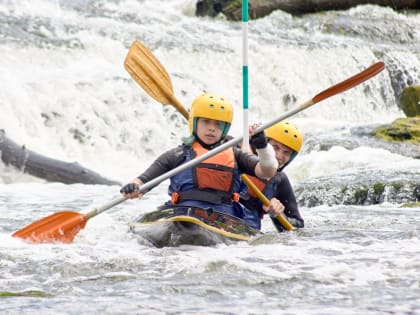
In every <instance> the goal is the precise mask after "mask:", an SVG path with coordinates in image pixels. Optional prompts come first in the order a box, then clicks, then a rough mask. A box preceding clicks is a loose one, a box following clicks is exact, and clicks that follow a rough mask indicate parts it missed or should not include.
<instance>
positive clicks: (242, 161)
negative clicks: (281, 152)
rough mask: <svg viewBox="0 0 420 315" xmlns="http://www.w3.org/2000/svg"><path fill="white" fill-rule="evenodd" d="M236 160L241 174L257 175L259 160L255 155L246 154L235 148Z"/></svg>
mask: <svg viewBox="0 0 420 315" xmlns="http://www.w3.org/2000/svg"><path fill="white" fill-rule="evenodd" d="M233 151H234V153H235V160H236V163H237V165H238V169H239V172H240V173H246V174H249V175H252V176H256V175H255V167H256V166H257V164H258V162H259V159H258V157H257V156H256V155H254V154H249V153H246V152H244V151H242V150H240V149H239V148H236V147H234V148H233Z"/></svg>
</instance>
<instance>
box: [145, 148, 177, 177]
mask: <svg viewBox="0 0 420 315" xmlns="http://www.w3.org/2000/svg"><path fill="white" fill-rule="evenodd" d="M184 159H185V150H184V148H183V147H182V146H179V147H176V148H174V149H171V150H169V151H166V152H165V153H163V154H162V155H160V156H159V157H158V158H157V159H156V160H155V161H154V162H153V163H152V164H151V165H150V166H149V167H148V168H147V169H146V170H145V171H144V172H143V173H142V174H141V175H139V176H138V178H139V179H140V180H141V181H142V182H143V183H147V182H148V181H151V180H152V179H155V178H156V177H158V176H160V175H162V174H164V173H166V172H169V171H170V170H172V169H174V168H175V167H177V166H178V165H180V164H181V163H182V162H183V160H184Z"/></svg>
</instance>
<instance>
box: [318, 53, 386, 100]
mask: <svg viewBox="0 0 420 315" xmlns="http://www.w3.org/2000/svg"><path fill="white" fill-rule="evenodd" d="M384 68H385V64H384V63H383V62H382V61H379V62H377V63H375V64H373V65H371V66H370V67H369V68H367V69H365V70H363V71H362V72H359V73H358V74H356V75H354V76H352V77H350V78H348V79H347V80H344V81H342V82H340V83H337V84H336V85H334V86H332V87H330V88H328V89H326V90H324V91H322V92H321V93H318V94H317V95H315V96H314V97H313V98H312V104H315V103H318V102H320V101H322V100H324V99H326V98H328V97H330V96H333V95H336V94H338V93H342V92H344V91H346V90H348V89H350V88H352V87H354V86H356V85H358V84H360V83H362V82H364V81H366V80H368V79H370V78H371V77H373V76H375V75H377V74H378V73H379V72H381V71H382V70H384Z"/></svg>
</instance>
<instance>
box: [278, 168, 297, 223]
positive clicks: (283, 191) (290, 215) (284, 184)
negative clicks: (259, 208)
mask: <svg viewBox="0 0 420 315" xmlns="http://www.w3.org/2000/svg"><path fill="white" fill-rule="evenodd" d="M280 178H281V180H280V182H279V183H278V184H277V187H276V191H275V195H274V196H275V197H276V198H277V199H278V200H280V202H281V203H282V204H283V205H284V208H285V209H284V214H285V215H286V217H287V219H288V221H289V222H290V224H292V225H293V226H294V227H297V228H303V227H304V221H303V218H302V216H301V215H300V213H299V209H298V205H297V202H296V197H295V193H294V191H293V188H292V185H291V184H290V181H289V178H288V177H287V175H286V174H285V173H284V172H281V173H280Z"/></svg>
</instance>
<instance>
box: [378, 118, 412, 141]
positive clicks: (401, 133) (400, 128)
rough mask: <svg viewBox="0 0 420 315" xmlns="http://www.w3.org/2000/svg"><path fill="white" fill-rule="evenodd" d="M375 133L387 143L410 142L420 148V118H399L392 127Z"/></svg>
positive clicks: (388, 126) (385, 126) (382, 128)
mask: <svg viewBox="0 0 420 315" xmlns="http://www.w3.org/2000/svg"><path fill="white" fill-rule="evenodd" d="M373 133H374V135H375V136H376V137H378V138H380V139H383V140H385V141H397V142H408V143H411V144H414V145H416V146H417V147H418V144H420V116H416V117H408V118H399V119H397V120H395V121H393V122H392V124H391V125H384V126H380V127H378V128H376V129H375V130H374V132H373Z"/></svg>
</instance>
